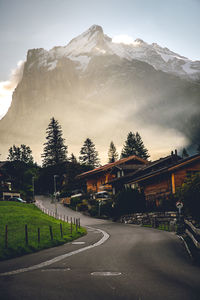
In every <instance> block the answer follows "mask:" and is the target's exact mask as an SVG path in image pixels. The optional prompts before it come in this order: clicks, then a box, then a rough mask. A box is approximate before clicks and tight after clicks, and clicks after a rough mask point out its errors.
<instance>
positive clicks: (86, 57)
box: [27, 25, 200, 80]
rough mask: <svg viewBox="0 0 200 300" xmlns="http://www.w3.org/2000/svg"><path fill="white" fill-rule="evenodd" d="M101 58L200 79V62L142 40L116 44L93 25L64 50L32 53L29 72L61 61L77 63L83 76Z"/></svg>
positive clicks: (49, 68) (49, 67)
mask: <svg viewBox="0 0 200 300" xmlns="http://www.w3.org/2000/svg"><path fill="white" fill-rule="evenodd" d="M102 55H116V56H118V57H120V59H121V58H122V59H126V60H129V61H132V60H140V61H143V62H146V63H148V64H150V65H151V66H153V67H154V68H155V69H156V70H161V71H163V72H167V73H172V74H174V75H176V76H180V77H185V78H188V79H194V80H196V79H199V78H200V62H199V61H191V60H189V59H188V58H186V57H183V56H181V55H179V54H177V53H175V52H173V51H171V50H169V49H168V48H165V47H164V48H162V47H161V46H159V45H158V44H156V43H152V44H148V43H146V42H144V41H143V40H142V39H140V38H137V39H136V40H135V41H134V42H133V43H131V44H124V43H114V42H113V41H112V39H111V38H110V37H108V36H107V35H105V34H104V32H103V29H102V27H101V26H99V25H92V26H91V27H90V28H89V29H87V30H86V31H85V32H83V33H82V34H80V35H79V36H77V37H76V38H74V39H72V40H71V41H70V42H69V44H68V45H67V46H65V47H54V48H53V49H51V50H50V51H46V50H44V49H33V50H29V51H28V55H27V61H29V69H30V68H32V67H33V66H34V65H37V66H38V67H39V68H40V67H44V68H46V69H47V71H52V70H53V69H55V68H56V66H57V63H58V61H59V59H61V58H67V59H70V60H72V61H73V62H75V64H76V68H77V69H78V70H79V71H82V72H84V71H85V70H86V69H87V67H88V65H89V62H90V60H91V59H92V58H93V57H95V56H102Z"/></svg>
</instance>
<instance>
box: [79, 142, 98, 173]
mask: <svg viewBox="0 0 200 300" xmlns="http://www.w3.org/2000/svg"><path fill="white" fill-rule="evenodd" d="M79 161H80V163H81V164H82V165H87V166H90V167H91V168H96V167H98V166H99V164H100V160H99V158H98V152H97V151H96V149H95V145H94V143H93V142H92V141H91V139H89V138H87V139H86V140H85V142H84V144H83V147H82V148H81V151H80V156H79Z"/></svg>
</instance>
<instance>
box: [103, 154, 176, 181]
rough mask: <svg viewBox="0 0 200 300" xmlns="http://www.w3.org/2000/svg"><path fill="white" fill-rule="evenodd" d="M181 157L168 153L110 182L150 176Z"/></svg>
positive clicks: (171, 164) (166, 167)
mask: <svg viewBox="0 0 200 300" xmlns="http://www.w3.org/2000/svg"><path fill="white" fill-rule="evenodd" d="M180 159H181V157H180V156H178V155H174V154H173V155H168V156H166V157H163V158H160V159H158V160H155V161H153V162H149V163H148V164H145V165H141V166H140V167H139V168H138V169H137V170H135V171H134V172H131V173H129V174H127V175H125V176H122V177H119V178H114V179H112V180H111V181H110V182H108V184H110V183H114V182H119V181H126V182H127V183H129V182H130V181H131V182H132V181H133V178H134V180H135V178H143V177H146V176H148V175H149V174H155V173H158V172H161V171H164V170H165V169H168V168H169V166H173V165H174V164H176V163H177V161H178V160H180Z"/></svg>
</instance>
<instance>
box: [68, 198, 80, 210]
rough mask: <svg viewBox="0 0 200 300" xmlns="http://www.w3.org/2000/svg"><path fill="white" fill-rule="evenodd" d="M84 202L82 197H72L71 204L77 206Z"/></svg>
mask: <svg viewBox="0 0 200 300" xmlns="http://www.w3.org/2000/svg"><path fill="white" fill-rule="evenodd" d="M80 203H82V200H81V197H75V198H71V202H70V206H71V207H72V208H76V206H77V205H78V204H80Z"/></svg>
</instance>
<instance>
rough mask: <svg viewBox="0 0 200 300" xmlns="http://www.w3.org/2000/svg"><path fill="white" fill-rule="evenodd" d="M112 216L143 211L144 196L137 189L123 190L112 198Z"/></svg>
mask: <svg viewBox="0 0 200 300" xmlns="http://www.w3.org/2000/svg"><path fill="white" fill-rule="evenodd" d="M114 203H115V205H114V215H115V217H120V216H122V215H126V214H131V213H135V212H142V211H145V196H144V193H143V192H139V191H138V190H137V189H134V190H133V189H130V188H129V189H123V190H122V191H121V192H119V193H118V194H117V195H116V196H115V197H114Z"/></svg>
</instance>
